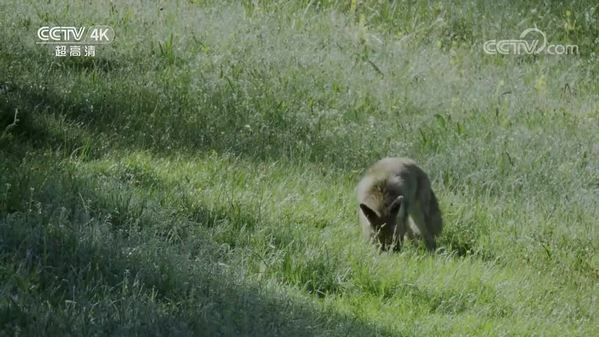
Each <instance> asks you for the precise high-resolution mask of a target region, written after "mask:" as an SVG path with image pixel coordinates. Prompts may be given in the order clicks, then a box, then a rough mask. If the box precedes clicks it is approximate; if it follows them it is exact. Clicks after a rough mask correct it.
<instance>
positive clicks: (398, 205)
mask: <svg viewBox="0 0 599 337" xmlns="http://www.w3.org/2000/svg"><path fill="white" fill-rule="evenodd" d="M402 202H403V195H400V196H398V197H397V198H395V200H393V202H392V203H391V206H389V209H390V210H391V213H397V212H399V209H400V208H401V203H402Z"/></svg>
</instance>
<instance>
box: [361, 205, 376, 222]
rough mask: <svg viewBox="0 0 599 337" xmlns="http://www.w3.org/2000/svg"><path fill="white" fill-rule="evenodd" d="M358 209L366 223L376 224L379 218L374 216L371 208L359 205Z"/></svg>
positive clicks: (374, 213)
mask: <svg viewBox="0 0 599 337" xmlns="http://www.w3.org/2000/svg"><path fill="white" fill-rule="evenodd" d="M360 209H361V210H362V212H363V213H364V215H365V216H366V219H368V221H370V223H371V224H376V223H377V220H378V218H379V216H378V215H377V214H376V212H375V211H373V210H372V208H370V207H368V206H366V205H365V204H360Z"/></svg>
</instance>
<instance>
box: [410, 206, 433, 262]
mask: <svg viewBox="0 0 599 337" xmlns="http://www.w3.org/2000/svg"><path fill="white" fill-rule="evenodd" d="M416 206H418V207H414V208H413V209H412V210H411V212H410V216H411V217H412V221H413V222H414V224H415V225H416V227H417V228H418V231H419V232H420V236H422V239H423V240H424V244H425V246H426V249H428V250H430V251H435V249H436V248H437V244H436V242H435V237H434V236H433V234H432V233H431V231H430V230H429V228H428V226H427V223H426V215H425V214H424V212H423V210H422V207H421V205H416Z"/></svg>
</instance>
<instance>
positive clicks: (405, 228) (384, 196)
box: [357, 158, 443, 251]
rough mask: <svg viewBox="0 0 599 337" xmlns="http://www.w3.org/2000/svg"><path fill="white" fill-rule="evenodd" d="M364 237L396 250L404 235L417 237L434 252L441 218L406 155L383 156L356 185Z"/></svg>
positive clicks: (422, 177) (427, 186) (422, 175)
mask: <svg viewBox="0 0 599 337" xmlns="http://www.w3.org/2000/svg"><path fill="white" fill-rule="evenodd" d="M357 194H358V203H359V207H358V216H359V218H360V222H361V224H362V231H363V233H364V236H365V237H366V238H367V239H368V240H370V241H372V242H374V243H375V244H378V245H380V247H381V249H383V250H387V249H389V248H392V249H399V248H400V247H401V244H402V243H403V239H404V236H405V235H406V234H407V235H408V238H411V239H412V238H415V236H420V237H422V239H423V240H424V243H425V245H426V247H427V248H428V249H429V250H432V251H434V250H435V248H436V243H435V237H436V236H438V235H439V234H440V233H441V229H442V227H443V220H442V219H441V211H440V209H439V203H438V202H437V198H436V197H435V194H434V193H433V190H432V189H431V183H430V181H429V179H428V176H427V175H426V173H424V171H423V170H422V169H421V168H420V167H418V165H416V163H415V162H414V161H413V160H411V159H407V158H384V159H381V160H379V161H378V162H376V163H375V164H374V165H372V166H371V167H370V168H369V169H368V171H367V172H366V174H365V175H364V177H363V178H362V180H361V181H360V183H359V184H358V188H357Z"/></svg>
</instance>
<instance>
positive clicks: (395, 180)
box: [357, 157, 423, 208]
mask: <svg viewBox="0 0 599 337" xmlns="http://www.w3.org/2000/svg"><path fill="white" fill-rule="evenodd" d="M422 174H423V172H422V170H420V168H419V167H418V166H417V165H416V163H415V162H414V161H413V160H411V159H408V158H395V157H388V158H384V159H381V160H379V161H378V162H376V163H375V164H374V165H372V166H371V167H370V168H369V169H368V170H367V171H366V174H365V175H364V177H363V178H362V180H361V181H360V183H359V184H358V188H357V196H358V202H361V203H362V202H363V203H366V204H368V205H370V206H371V207H373V208H379V207H381V206H383V204H386V203H389V202H391V201H393V200H394V199H395V197H397V196H398V195H400V194H402V195H405V194H411V193H413V191H415V189H416V184H417V181H418V180H419V179H420V177H421V175H422Z"/></svg>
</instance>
